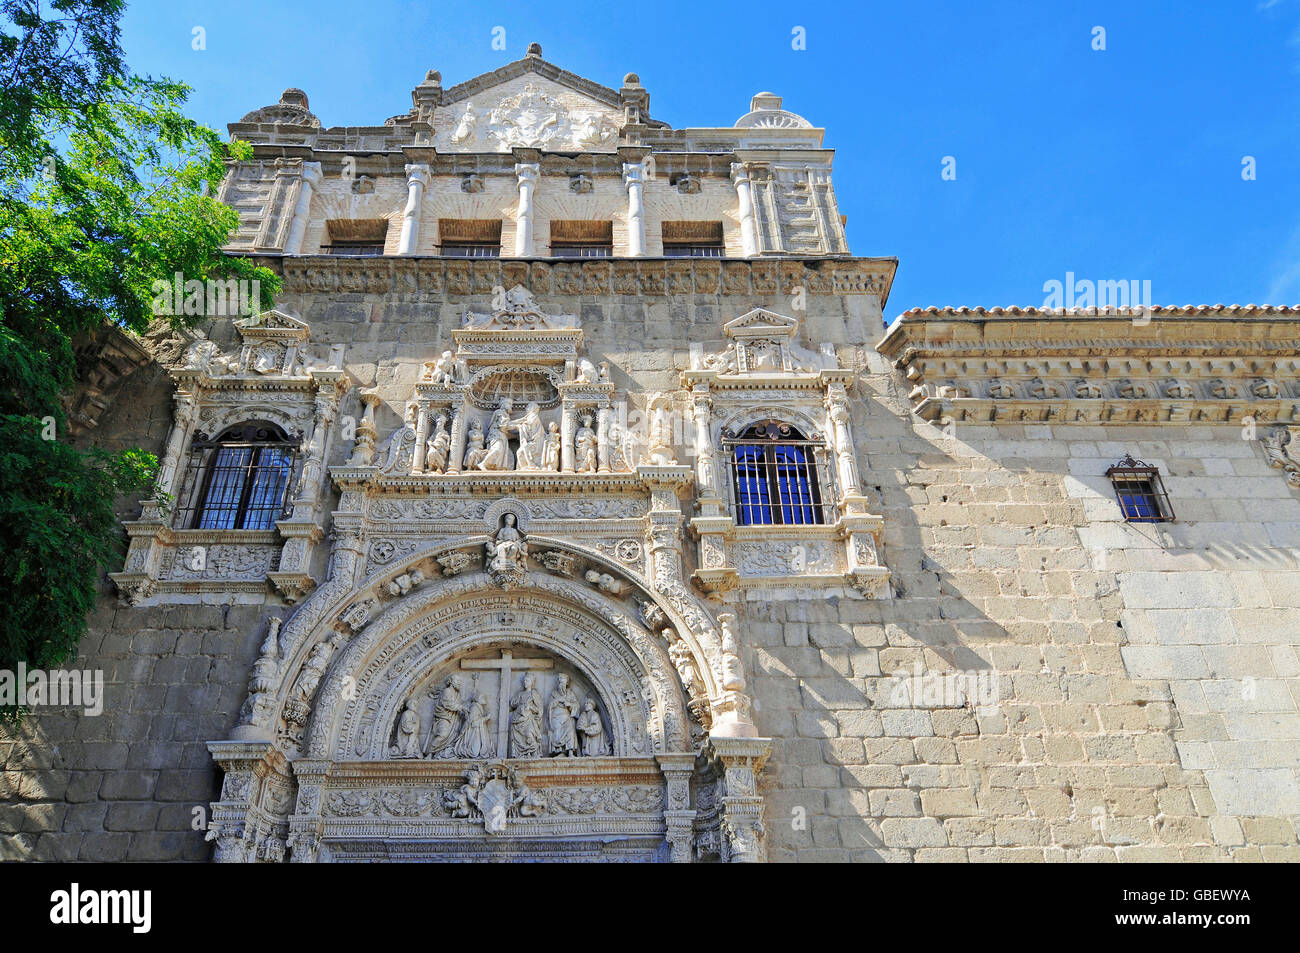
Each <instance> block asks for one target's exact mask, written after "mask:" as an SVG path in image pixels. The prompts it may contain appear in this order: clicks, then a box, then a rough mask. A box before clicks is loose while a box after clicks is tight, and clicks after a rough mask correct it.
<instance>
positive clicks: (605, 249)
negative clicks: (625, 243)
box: [551, 220, 614, 258]
mask: <svg viewBox="0 0 1300 953" xmlns="http://www.w3.org/2000/svg"><path fill="white" fill-rule="evenodd" d="M613 254H614V223H613V222H588V221H560V220H554V221H552V222H551V257H552V258H609V257H610V256H611V255H613Z"/></svg>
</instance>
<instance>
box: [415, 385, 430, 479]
mask: <svg viewBox="0 0 1300 953" xmlns="http://www.w3.org/2000/svg"><path fill="white" fill-rule="evenodd" d="M428 439H429V404H428V402H427V401H423V400H422V401H420V409H419V414H418V416H417V417H416V424H415V452H414V455H413V456H412V457H411V472H412V473H423V472H424V454H425V449H426V448H425V441H427V440H428Z"/></svg>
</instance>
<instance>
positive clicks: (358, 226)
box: [321, 218, 388, 257]
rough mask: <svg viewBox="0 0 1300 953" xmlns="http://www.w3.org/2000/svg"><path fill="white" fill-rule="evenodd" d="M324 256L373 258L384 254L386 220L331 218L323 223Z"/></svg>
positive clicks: (322, 250) (386, 234)
mask: <svg viewBox="0 0 1300 953" xmlns="http://www.w3.org/2000/svg"><path fill="white" fill-rule="evenodd" d="M325 234H326V241H325V244H324V245H322V246H321V252H322V253H324V254H326V255H348V256H355V255H363V256H367V257H369V256H374V255H382V254H383V253H384V242H385V241H386V240H387V236H388V219H386V218H355V219H354V218H332V219H329V220H328V221H326V222H325Z"/></svg>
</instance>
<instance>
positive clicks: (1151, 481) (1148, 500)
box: [1106, 455, 1174, 523]
mask: <svg viewBox="0 0 1300 953" xmlns="http://www.w3.org/2000/svg"><path fill="white" fill-rule="evenodd" d="M1106 476H1108V477H1110V482H1111V485H1112V486H1113V487H1114V488H1115V499H1116V501H1117V502H1118V503H1119V511H1120V513H1122V514H1123V516H1124V520H1125V521H1126V522H1129V523H1169V522H1172V521H1173V519H1174V510H1173V507H1172V506H1171V505H1170V503H1169V494H1167V493H1166V492H1165V485H1164V482H1163V481H1162V480H1161V479H1160V470H1159V469H1158V468H1157V467H1152V466H1148V465H1147V464H1145V463H1143V462H1142V461H1141V460H1134V459H1133V457H1132V456H1131V455H1130V456H1126V457H1125V458H1124V459H1123V460H1121V461H1120V462H1119V463H1117V464H1115V465H1114V466H1113V467H1111V468H1110V469H1109V470H1107V471H1106Z"/></svg>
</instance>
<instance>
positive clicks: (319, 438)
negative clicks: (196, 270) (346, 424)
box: [110, 311, 346, 604]
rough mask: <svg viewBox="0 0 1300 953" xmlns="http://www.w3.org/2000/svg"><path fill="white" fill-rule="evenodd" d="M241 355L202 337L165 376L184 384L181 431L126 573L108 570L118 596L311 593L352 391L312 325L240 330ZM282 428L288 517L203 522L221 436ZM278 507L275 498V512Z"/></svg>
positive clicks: (288, 321) (274, 318) (133, 525)
mask: <svg viewBox="0 0 1300 953" xmlns="http://www.w3.org/2000/svg"><path fill="white" fill-rule="evenodd" d="M234 324H235V328H236V329H237V330H238V333H239V336H240V339H241V346H240V347H239V349H238V350H237V351H235V352H234V353H226V352H224V351H223V350H222V349H221V348H220V347H219V346H218V345H217V344H216V343H215V342H213V341H210V340H207V339H206V338H202V337H198V338H195V339H193V340H191V341H189V342H188V343H184V342H182V345H183V350H182V351H181V354H180V356H179V359H178V360H177V361H176V362H175V363H173V364H172V365H171V366H170V367H169V368H168V374H169V375H170V376H171V378H172V380H173V381H174V382H175V384H176V395H175V407H174V422H173V425H172V429H171V432H170V435H169V436H168V439H167V443H166V446H165V449H164V452H163V455H162V460H161V462H160V472H159V478H158V484H157V486H158V489H159V494H158V496H157V497H156V498H155V499H152V500H146V501H145V502H144V503H143V507H142V512H141V516H140V518H139V519H138V520H135V521H133V522H128V523H127V524H126V528H127V534H128V535H129V537H130V540H131V542H130V548H129V550H128V552H127V556H126V563H125V568H124V569H123V571H122V572H119V573H112V574H111V576H110V578H112V580H113V582H114V583H115V584H116V586H117V588H118V591H119V592H120V593H121V595H122V597H123V598H124V599H125V600H127V601H129V602H131V603H132V604H139V603H141V602H143V601H145V600H148V599H149V598H150V597H151V596H154V595H155V594H157V593H165V592H205V591H212V592H232V591H233V592H251V593H260V592H264V591H265V590H266V585H267V582H268V581H269V582H270V583H271V584H272V585H273V586H274V587H275V588H276V589H277V590H278V591H279V592H280V594H281V595H282V596H283V597H284V598H285V600H286V601H288V602H290V603H292V602H295V601H297V600H299V599H301V598H302V597H303V596H304V595H305V594H306V593H307V592H308V591H310V590H311V588H312V587H313V586H314V585H315V580H314V579H312V578H311V576H310V574H309V572H308V566H309V562H310V557H311V552H312V548H313V547H314V546H315V544H316V543H317V542H319V541H320V538H321V529H320V523H321V512H320V498H321V491H322V490H323V489H324V485H325V469H324V467H325V459H326V456H327V455H328V453H329V447H330V437H331V431H332V429H333V428H332V424H333V421H334V417H335V414H336V413H337V410H338V403H339V399H340V397H341V396H342V394H343V393H344V392H345V390H346V383H345V377H344V372H343V369H342V363H343V354H342V350H343V349H342V347H341V346H334V347H332V348H330V349H328V353H324V352H323V351H322V350H321V349H318V348H314V347H313V346H312V345H311V343H310V340H311V333H310V329H309V328H308V326H307V325H306V324H305V323H304V322H302V321H300V320H298V319H297V318H295V317H293V316H291V315H288V314H285V313H283V312H281V311H271V312H268V313H265V314H256V315H253V316H252V317H250V318H245V319H242V320H239V321H236V322H234ZM243 425H246V426H247V429H248V430H249V432H267V431H270V430H271V429H277V430H278V431H279V433H280V434H282V435H283V436H284V438H285V439H284V441H283V442H282V444H281V448H282V454H283V456H281V457H280V458H278V459H280V460H283V461H284V466H285V468H286V469H287V470H288V468H289V466H290V465H291V467H292V469H291V470H288V472H287V476H282V477H281V480H282V481H284V482H283V484H282V486H283V489H282V498H283V504H282V508H277V509H276V511H275V512H274V513H271V514H268V518H267V519H265V520H263V521H262V524H261V525H259V526H258V528H255V529H248V528H239V527H230V526H223V525H221V524H220V523H218V522H215V521H214V522H209V523H204V521H203V520H202V516H201V504H202V503H203V501H204V497H205V494H206V495H215V494H212V493H211V491H210V483H211V481H212V480H213V479H214V476H213V469H214V467H216V466H218V462H217V461H216V460H215V459H214V457H215V456H216V450H215V449H214V450H213V451H208V452H200V450H199V449H198V448H200V447H205V446H207V447H214V448H215V446H216V441H217V439H218V438H219V437H221V436H222V435H223V434H229V433H231V432H232V431H237V430H239V429H240V427H241V426H243ZM278 505H279V502H278V501H277V506H278Z"/></svg>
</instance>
